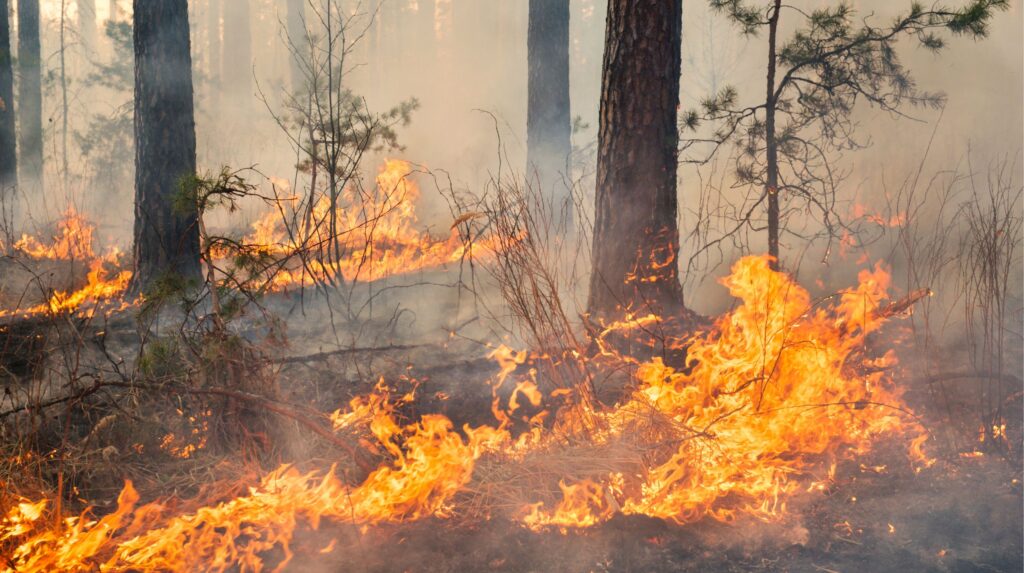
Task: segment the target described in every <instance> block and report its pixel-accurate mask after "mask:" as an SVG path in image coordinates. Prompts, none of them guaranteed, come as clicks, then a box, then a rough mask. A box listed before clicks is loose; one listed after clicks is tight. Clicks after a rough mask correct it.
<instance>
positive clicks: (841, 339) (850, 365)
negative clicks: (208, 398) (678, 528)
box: [0, 257, 932, 572]
mask: <svg viewBox="0 0 1024 573" xmlns="http://www.w3.org/2000/svg"><path fill="white" fill-rule="evenodd" d="M859 278H860V283H859V285H858V286H856V287H855V288H852V289H849V290H847V291H844V292H842V293H840V294H839V295H838V296H836V297H835V298H833V299H827V300H824V301H817V302H815V301H812V299H811V297H810V296H809V294H808V293H807V291H806V290H804V289H803V288H801V287H800V286H799V285H797V284H795V283H794V282H793V280H792V279H791V278H790V277H789V276H787V275H785V274H783V273H779V272H776V271H773V270H772V269H771V268H770V267H769V264H768V260H767V259H766V258H764V257H747V258H744V259H742V260H740V261H738V262H737V263H736V264H735V265H734V266H733V269H732V273H731V274H730V275H729V276H728V277H727V278H725V279H723V280H722V284H723V285H724V286H725V287H726V288H728V289H729V292H730V293H731V294H732V295H733V296H734V297H736V298H737V299H739V304H738V305H737V307H736V308H735V309H734V310H733V311H731V312H729V313H727V314H725V315H723V316H722V317H720V318H719V319H717V320H716V321H714V323H713V325H712V326H710V327H708V328H707V329H706V330H704V331H702V332H698V333H696V334H694V335H693V336H692V337H691V338H690V339H689V340H687V341H686V347H687V360H686V364H685V367H684V368H674V367H671V366H668V365H666V364H665V363H663V362H662V361H661V360H660V359H658V358H653V359H644V360H640V361H637V360H636V359H632V358H631V357H628V356H624V355H620V354H618V353H617V352H616V351H615V350H614V349H612V348H610V347H603V349H602V352H601V353H599V354H598V355H594V356H592V357H590V358H588V357H587V356H586V355H585V354H583V353H578V354H572V355H571V356H572V357H573V359H575V360H579V361H592V363H591V364H587V365H586V366H587V367H588V368H590V369H601V370H604V369H612V368H620V369H621V368H625V369H626V371H628V372H629V373H630V376H631V382H632V391H631V392H629V393H628V394H627V395H626V396H625V397H624V398H622V399H621V400H620V401H619V402H618V403H616V404H614V405H603V404H600V403H599V402H598V401H597V400H596V399H595V398H594V397H593V396H590V395H589V391H588V390H587V389H586V386H584V385H581V386H579V387H578V388H571V389H567V388H556V389H554V390H551V391H546V390H541V388H543V387H544V384H543V383H542V382H543V380H542V378H543V369H542V368H535V367H533V366H531V363H532V362H533V361H535V360H542V359H543V357H534V356H531V355H530V354H529V353H527V352H524V351H514V350H512V349H509V348H507V347H500V348H498V349H496V350H495V351H494V352H493V353H492V357H493V359H494V360H495V361H497V362H498V365H499V367H500V373H499V375H498V376H497V378H496V379H495V380H493V381H492V385H493V388H494V390H493V396H494V400H493V404H492V410H493V415H494V416H495V418H496V422H495V423H494V424H492V425H482V426H479V427H469V426H465V427H462V428H458V429H457V428H455V427H454V425H453V423H452V422H451V421H450V420H449V419H448V418H447V417H445V416H443V415H440V414H426V415H422V416H420V417H418V418H416V419H411V420H406V419H404V418H403V417H402V416H401V415H399V411H400V409H401V406H402V405H403V404H406V403H410V402H412V401H414V400H415V392H416V390H415V389H413V390H411V391H406V392H398V391H397V389H395V388H391V387H389V386H388V385H387V384H385V383H384V382H383V381H382V382H381V383H379V384H378V385H377V387H376V388H375V390H374V391H373V392H371V393H369V394H368V395H365V396H358V397H356V398H354V399H352V401H351V402H350V403H349V404H348V406H347V407H346V408H344V409H341V410H339V411H337V412H335V413H334V414H332V415H331V416H330V417H329V419H330V421H331V423H332V426H333V428H334V431H335V432H336V433H337V434H339V435H343V436H346V437H347V438H350V439H353V440H356V441H358V442H359V443H361V444H362V449H363V450H364V451H366V452H368V453H369V454H370V455H372V456H373V457H375V458H377V459H378V460H380V461H379V463H378V465H377V466H376V467H373V468H370V469H369V470H368V471H366V472H363V473H362V474H360V473H358V472H357V471H350V470H345V471H343V468H345V467H347V466H344V465H342V466H338V467H336V468H331V469H330V470H327V471H326V472H301V471H299V470H298V469H296V468H294V467H291V466H288V465H285V466H281V467H280V468H278V469H277V470H275V471H273V472H271V473H269V474H268V475H266V476H265V477H264V478H262V480H261V481H260V482H259V484H258V485H255V486H254V487H252V488H250V489H249V491H248V492H247V493H245V494H243V495H239V496H235V497H232V498H230V499H224V500H220V501H217V502H214V503H209V504H198V505H195V504H193V506H191V507H189V508H187V509H176V508H178V507H187V506H179V505H177V504H171V503H167V504H164V503H159V502H156V503H149V504H142V505H140V503H139V502H140V500H139V495H138V494H137V493H136V491H135V489H134V487H133V486H132V484H131V483H127V484H125V486H124V489H123V491H122V492H121V495H120V496H119V498H118V502H117V508H116V509H115V510H113V511H111V512H109V513H107V514H106V515H104V516H102V517H95V516H94V515H93V511H91V510H87V511H86V512H84V513H83V514H81V515H77V516H62V515H53V513H52V512H53V504H52V503H51V502H49V501H48V500H45V499H42V500H40V499H20V498H19V499H15V500H13V501H12V502H11V503H9V504H8V505H7V508H6V510H5V513H4V517H3V519H2V521H0V547H2V548H3V552H4V554H5V555H6V560H5V561H3V562H2V565H0V566H2V567H4V569H3V570H4V571H12V572H13V571H18V572H27V571H93V570H97V569H99V570H102V571H111V572H113V571H196V570H203V571H227V570H241V571H260V570H265V569H266V568H268V567H270V566H273V567H274V570H282V569H284V568H285V567H286V566H287V564H288V563H289V562H290V560H291V559H292V557H293V549H292V546H293V542H294V540H295V536H296V533H297V532H298V531H299V530H301V529H304V528H308V529H317V528H318V527H320V525H321V524H322V523H324V522H333V523H349V524H354V525H356V526H359V527H362V528H364V529H363V530H364V531H366V530H368V528H371V527H374V526H377V525H379V524H384V523H407V522H412V521H416V520H421V519H424V518H444V519H451V520H461V521H465V520H473V521H479V520H488V519H508V520H513V521H514V522H517V523H519V524H521V525H522V526H523V527H526V528H529V529H531V530H536V531H540V530H545V529H551V528H554V529H557V530H561V531H563V532H569V531H572V530H581V529H586V528H590V527H594V526H597V525H599V524H601V523H604V522H606V521H608V520H609V519H610V518H612V517H613V516H614V515H616V514H627V515H629V514H632V515H645V516H650V517H654V518H660V519H663V520H667V521H670V522H675V523H679V524H685V523H690V522H694V521H697V520H700V519H705V518H710V519H714V520H720V521H731V520H735V519H738V518H740V517H744V516H746V517H750V518H754V519H759V520H768V521H771V520H780V519H783V518H784V517H785V516H786V514H787V504H788V502H789V501H790V500H792V499H794V498H795V497H796V496H797V495H815V494H814V493H813V492H815V491H817V489H816V488H815V487H814V486H815V483H816V482H817V481H818V480H819V479H820V476H821V475H825V474H826V473H828V472H830V471H831V472H834V471H835V470H834V467H835V462H836V461H837V460H845V459H856V458H857V457H859V456H862V455H863V454H865V453H866V452H868V451H869V450H871V449H872V448H873V447H875V445H876V444H878V443H879V442H880V441H883V440H899V441H902V442H904V443H905V444H906V451H907V459H908V463H910V464H913V465H915V466H916V467H918V468H920V467H925V466H928V465H930V464H931V463H932V462H931V460H929V459H928V458H927V456H926V455H925V454H924V452H923V450H922V446H923V444H924V442H925V441H926V439H927V432H926V431H925V429H924V428H923V427H922V426H921V425H920V423H919V422H918V420H917V418H916V417H915V415H914V414H913V413H912V412H911V411H910V410H909V409H908V408H907V406H906V404H905V403H904V401H903V397H902V392H901V390H900V389H899V388H898V387H897V385H896V384H895V383H894V381H893V380H892V379H891V378H890V377H889V375H888V372H889V371H890V368H891V366H892V365H893V364H894V362H895V357H894V356H893V355H892V353H888V354H885V355H884V356H882V357H881V358H875V359H871V360H868V359H867V358H866V357H865V354H866V353H865V349H866V347H867V339H868V337H869V335H871V334H872V333H874V332H877V331H878V330H879V328H881V326H882V325H883V324H884V323H885V322H886V321H887V320H889V319H890V318H891V317H892V316H894V315H895V314H897V311H898V310H900V308H898V305H897V306H892V305H889V306H886V305H885V304H884V303H885V301H886V300H887V289H888V286H889V276H888V274H887V273H886V272H885V271H884V270H883V269H882V268H881V267H876V268H875V269H874V270H869V271H864V272H862V273H861V275H860V277H859ZM634 323H635V321H624V322H623V323H621V325H619V326H616V327H615V328H623V329H628V328H632V327H633V325H634ZM508 387H511V388H512V390H511V393H509V392H508ZM503 388H504V390H503ZM560 404H561V406H560V407H559V406H558V405H560ZM339 463H340V462H339ZM353 475H354V476H357V477H355V479H353V478H352V477H350V476H353ZM360 475H361V476H362V477H361V478H360V477H358V476H360ZM816 476H817V477H816ZM552 482H553V484H552ZM553 485H557V490H554V491H553V492H552V493H553V495H544V494H543V493H538V492H543V491H544V489H545V487H548V486H553ZM807 492H812V493H809V494H808V493H807ZM331 549H333V543H332V544H331V545H329V546H328V548H327V549H326V550H328V551H329V550H331Z"/></svg>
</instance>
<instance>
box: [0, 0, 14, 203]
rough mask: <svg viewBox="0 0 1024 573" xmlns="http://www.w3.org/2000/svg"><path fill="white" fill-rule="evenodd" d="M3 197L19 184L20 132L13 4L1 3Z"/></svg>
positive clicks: (0, 156) (0, 195)
mask: <svg viewBox="0 0 1024 573" xmlns="http://www.w3.org/2000/svg"><path fill="white" fill-rule="evenodd" d="M0 11H2V13H0V200H6V199H7V198H9V197H11V193H10V191H11V188H13V187H16V186H17V185H18V156H17V154H16V153H15V149H16V147H17V142H16V140H15V138H16V137H17V134H16V132H15V129H14V69H13V67H12V66H13V59H12V58H11V21H10V6H9V5H8V3H7V2H6V1H5V2H3V3H2V4H0Z"/></svg>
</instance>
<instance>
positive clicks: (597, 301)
mask: <svg viewBox="0 0 1024 573" xmlns="http://www.w3.org/2000/svg"><path fill="white" fill-rule="evenodd" d="M681 28H682V0H609V2H608V20H607V28H606V31H605V52H604V68H603V72H602V78H601V111H600V117H599V129H598V152H597V193H596V195H597V196H596V207H595V220H594V236H593V241H594V244H593V272H592V275H591V279H590V298H589V300H588V304H587V307H588V309H589V312H590V314H591V315H592V316H594V317H598V318H617V317H620V316H621V315H622V313H623V312H624V311H633V312H649V311H650V312H655V313H659V314H668V313H675V312H682V311H683V309H684V307H683V294H682V288H681V286H680V284H679V270H678V260H677V257H678V252H679V228H678V224H677V221H676V211H677V197H676V169H677V156H678V153H679V152H678V142H679V131H678V126H677V124H676V108H677V106H678V105H679V71H680V41H681V39H680V33H681Z"/></svg>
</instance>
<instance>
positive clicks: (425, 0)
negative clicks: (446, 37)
mask: <svg viewBox="0 0 1024 573" xmlns="http://www.w3.org/2000/svg"><path fill="white" fill-rule="evenodd" d="M436 14H437V0H418V1H417V3H416V34H417V36H418V37H417V41H416V45H417V46H418V49H417V52H418V53H419V54H418V55H419V59H420V62H421V65H422V66H424V67H423V68H422V69H424V70H429V69H431V68H430V67H429V66H433V65H434V63H435V60H436V59H437V32H436V29H435V26H436V25H437V22H436V20H435V19H434V17H435V15H436Z"/></svg>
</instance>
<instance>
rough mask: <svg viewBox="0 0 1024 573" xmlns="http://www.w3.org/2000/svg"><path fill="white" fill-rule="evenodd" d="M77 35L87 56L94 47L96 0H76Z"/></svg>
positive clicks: (91, 52)
mask: <svg viewBox="0 0 1024 573" xmlns="http://www.w3.org/2000/svg"><path fill="white" fill-rule="evenodd" d="M76 5H77V6H78V37H79V38H80V39H81V41H82V50H83V52H84V53H85V54H86V56H87V57H89V56H92V54H93V51H94V50H95V49H96V0H77V1H76Z"/></svg>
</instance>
